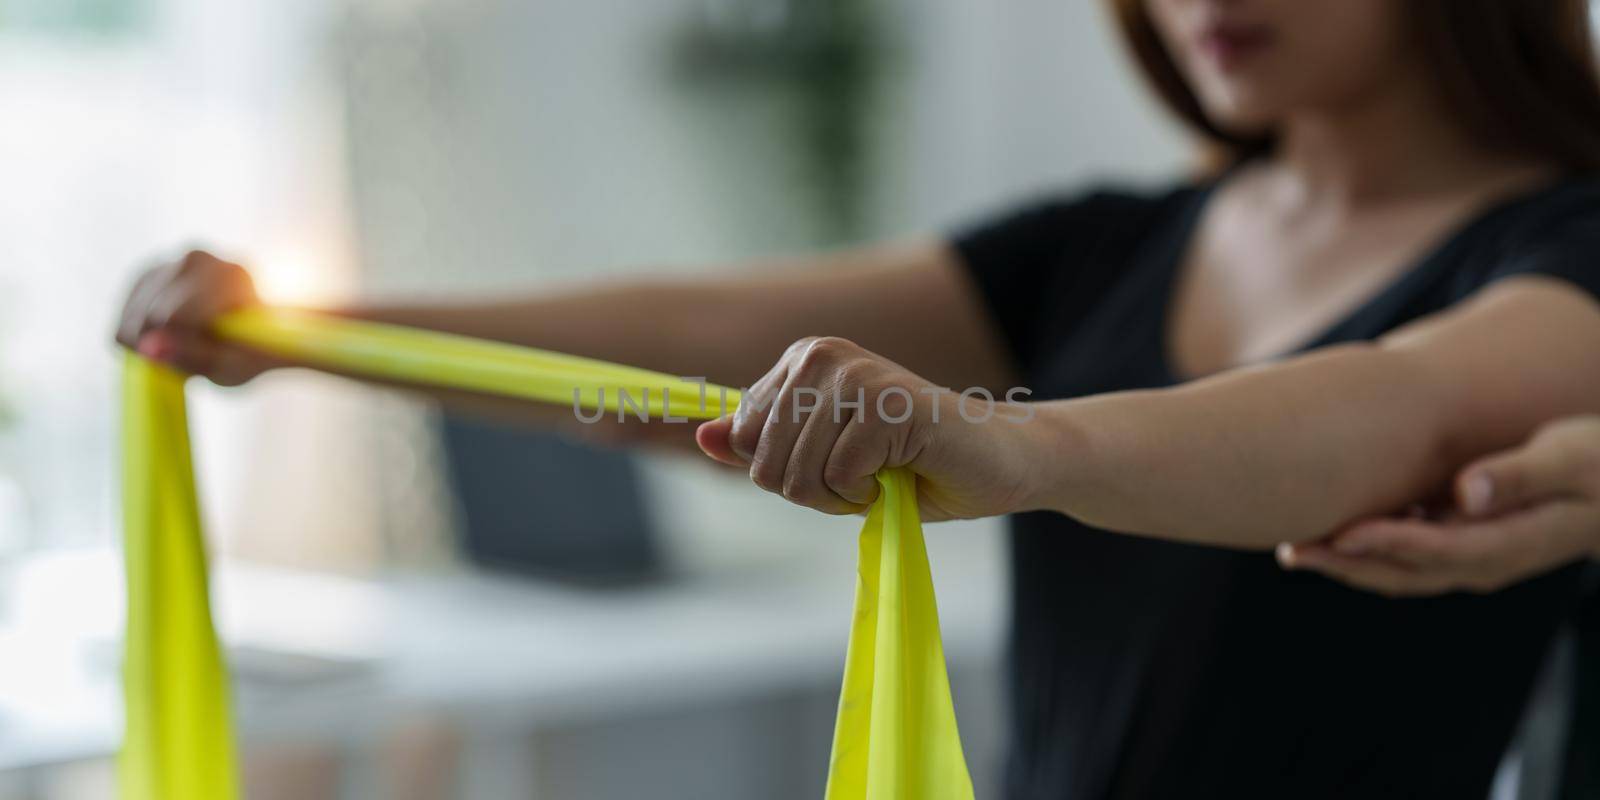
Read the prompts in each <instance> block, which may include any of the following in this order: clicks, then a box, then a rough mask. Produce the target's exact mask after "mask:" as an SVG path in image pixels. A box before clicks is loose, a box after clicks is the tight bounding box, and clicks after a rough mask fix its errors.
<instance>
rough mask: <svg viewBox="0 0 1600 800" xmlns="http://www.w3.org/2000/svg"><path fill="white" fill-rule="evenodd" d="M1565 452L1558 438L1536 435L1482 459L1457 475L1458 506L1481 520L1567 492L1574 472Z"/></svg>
mask: <svg viewBox="0 0 1600 800" xmlns="http://www.w3.org/2000/svg"><path fill="white" fill-rule="evenodd" d="M1568 451H1569V448H1568V447H1567V446H1566V445H1565V444H1564V443H1563V442H1562V441H1561V440H1560V439H1559V438H1551V437H1545V436H1535V437H1534V438H1533V439H1532V440H1531V441H1529V442H1528V443H1527V444H1525V445H1523V446H1521V447H1518V448H1516V449H1513V450H1507V451H1504V452H1501V453H1496V454H1494V455H1492V456H1487V457H1485V458H1481V459H1479V460H1478V461H1476V462H1474V463H1472V464H1470V465H1468V466H1467V468H1466V469H1463V470H1462V471H1461V473H1460V475H1458V476H1457V478H1456V500H1457V503H1458V504H1459V505H1460V507H1461V509H1462V510H1463V511H1465V512H1466V513H1467V514H1468V515H1469V516H1474V517H1484V516H1493V515H1496V514H1503V513H1505V512H1507V511H1511V510H1513V509H1517V508H1520V507H1522V506H1526V505H1528V504H1530V503H1535V502H1538V501H1540V500H1543V499H1546V498H1549V497H1550V496H1552V495H1557V494H1561V493H1563V492H1566V491H1568V490H1569V489H1570V488H1571V484H1572V479H1573V471H1574V467H1573V464H1572V459H1571V458H1570V457H1569V456H1570V453H1569V452H1568Z"/></svg>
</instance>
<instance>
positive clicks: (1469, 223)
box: [1155, 174, 1570, 383]
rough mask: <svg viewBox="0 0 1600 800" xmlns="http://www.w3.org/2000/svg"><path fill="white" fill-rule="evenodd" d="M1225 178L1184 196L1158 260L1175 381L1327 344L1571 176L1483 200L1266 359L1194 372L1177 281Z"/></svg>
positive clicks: (1162, 349)
mask: <svg viewBox="0 0 1600 800" xmlns="http://www.w3.org/2000/svg"><path fill="white" fill-rule="evenodd" d="M1227 177H1228V176H1227V175H1226V174H1225V175H1223V176H1221V177H1219V178H1217V179H1215V180H1212V181H1209V182H1207V183H1205V184H1202V185H1200V186H1198V187H1196V188H1195V189H1194V190H1193V194H1192V195H1191V196H1190V197H1188V198H1186V202H1185V205H1184V208H1183V209H1182V211H1181V212H1180V213H1179V215H1178V218H1177V221H1176V229H1175V231H1174V233H1175V236H1173V237H1172V238H1171V239H1170V240H1169V241H1170V242H1171V245H1170V246H1169V248H1168V252H1167V253H1165V254H1164V255H1163V256H1162V257H1161V258H1160V259H1158V261H1159V262H1161V263H1162V270H1163V271H1162V274H1161V276H1160V280H1159V281H1158V286H1157V287H1156V291H1157V292H1158V294H1159V296H1160V297H1161V309H1160V313H1159V315H1158V319H1157V321H1156V330H1155V337H1156V352H1157V360H1158V362H1159V363H1160V365H1161V372H1162V374H1163V376H1165V378H1166V379H1167V380H1168V381H1170V382H1172V383H1188V382H1189V381H1196V380H1200V379H1202V378H1207V377H1210V376H1212V375H1217V374H1220V373H1223V372H1227V371H1229V370H1233V369H1239V368H1241V367H1246V366H1250V365H1252V364H1262V363H1269V362H1272V361H1277V360H1279V359H1283V358H1287V357H1289V356H1293V355H1296V354H1299V353H1304V352H1306V351H1308V350H1313V349H1315V348H1318V347H1321V346H1323V345H1325V344H1329V343H1330V342H1332V341H1334V340H1336V338H1337V336H1338V334H1339V332H1340V331H1341V330H1343V329H1344V328H1345V327H1346V326H1348V325H1350V324H1351V323H1352V322H1353V321H1354V320H1355V319H1356V318H1358V317H1360V316H1362V315H1363V314H1364V313H1365V312H1366V311H1368V310H1369V309H1372V308H1374V307H1376V306H1378V305H1380V304H1382V303H1383V302H1384V301H1386V300H1388V299H1389V298H1391V297H1393V296H1395V295H1397V294H1400V293H1401V292H1403V291H1405V290H1406V289H1407V288H1408V287H1409V286H1410V285H1411V284H1412V283H1414V282H1416V281H1418V280H1420V279H1421V277H1422V276H1424V275H1427V274H1429V273H1431V272H1433V271H1434V268H1435V267H1436V265H1438V264H1440V263H1442V262H1443V261H1444V259H1445V257H1446V256H1447V255H1449V254H1450V253H1452V252H1454V251H1455V250H1456V249H1457V248H1459V247H1461V246H1462V245H1464V244H1465V243H1466V242H1468V241H1469V240H1471V239H1472V238H1474V237H1475V236H1476V235H1477V234H1478V231H1479V230H1481V229H1482V228H1483V227H1484V226H1486V225H1487V224H1488V223H1489V222H1490V221H1491V220H1494V219H1496V218H1498V217H1500V216H1501V215H1502V214H1504V213H1506V212H1507V211H1509V210H1511V209H1513V208H1516V207H1519V206H1521V205H1522V204H1524V203H1526V202H1529V201H1531V200H1533V199H1535V198H1539V197H1543V196H1544V195H1546V194H1547V193H1549V192H1552V191H1555V190H1556V189H1558V188H1560V187H1561V186H1563V185H1565V184H1566V183H1567V182H1568V181H1569V180H1570V176H1566V175H1558V176H1556V177H1554V178H1551V179H1548V180H1544V181H1540V182H1538V183H1536V184H1534V185H1533V186H1530V187H1528V188H1525V189H1521V190H1518V191H1513V192H1510V193H1508V194H1506V195H1504V196H1502V197H1500V198H1499V199H1496V200H1491V201H1489V202H1487V203H1485V204H1484V205H1483V206H1481V207H1480V208H1478V209H1477V210H1475V211H1473V212H1472V213H1470V214H1468V215H1467V216H1466V217H1464V218H1463V219H1461V220H1459V221H1458V222H1456V223H1454V224H1452V225H1451V226H1450V227H1449V228H1448V229H1447V230H1446V232H1445V233H1444V234H1442V235H1440V236H1439V237H1437V238H1436V239H1435V240H1434V241H1433V243H1432V244H1430V245H1429V246H1428V247H1427V248H1426V249H1424V250H1423V251H1422V253H1421V254H1420V255H1418V256H1416V257H1414V258H1412V259H1411V261H1410V263H1409V264H1408V265H1407V266H1405V267H1404V268H1402V269H1400V270H1399V271H1397V272H1396V273H1395V274H1394V275H1393V276H1391V277H1390V278H1389V279H1388V280H1386V281H1384V282H1382V283H1381V284H1380V285H1379V287H1378V288H1377V290H1375V291H1373V292H1371V293H1369V294H1367V295H1366V296H1365V297H1364V299H1362V300H1361V301H1359V302H1357V303H1355V304H1354V305H1352V306H1350V307H1349V308H1347V309H1345V310H1344V312H1343V313H1341V314H1339V315H1338V316H1337V317H1335V318H1334V319H1333V321H1332V322H1330V323H1329V324H1327V325H1325V326H1323V327H1322V328H1320V329H1318V330H1316V331H1315V332H1313V333H1312V334H1310V335H1309V336H1308V337H1305V338H1303V339H1301V341H1300V343H1299V344H1298V345H1295V346H1293V347H1290V348H1287V349H1283V350H1279V351H1278V352H1277V353H1275V354H1274V355H1272V356H1269V357H1266V358H1261V359H1253V360H1250V361H1246V362H1243V363H1238V364H1228V365H1226V366H1223V367H1221V368H1219V369H1216V370H1213V371H1211V372H1207V373H1204V374H1199V375H1196V374H1191V373H1189V372H1187V371H1185V370H1183V369H1181V368H1180V367H1179V366H1178V363H1177V360H1176V359H1175V358H1174V348H1173V344H1174V342H1173V333H1174V332H1173V325H1172V321H1173V320H1172V317H1173V313H1174V312H1175V310H1176V305H1177V303H1176V301H1177V290H1178V283H1179V280H1180V279H1181V278H1182V273H1183V271H1184V268H1185V267H1186V266H1187V265H1188V263H1189V258H1190V256H1191V255H1192V253H1193V250H1194V247H1195V237H1196V234H1198V233H1199V229H1200V221H1201V219H1202V218H1203V217H1204V216H1205V210H1206V209H1207V208H1208V207H1209V206H1210V204H1211V200H1212V198H1214V197H1215V196H1216V193H1217V190H1218V189H1219V188H1221V187H1222V185H1223V183H1224V182H1225V181H1226V180H1227Z"/></svg>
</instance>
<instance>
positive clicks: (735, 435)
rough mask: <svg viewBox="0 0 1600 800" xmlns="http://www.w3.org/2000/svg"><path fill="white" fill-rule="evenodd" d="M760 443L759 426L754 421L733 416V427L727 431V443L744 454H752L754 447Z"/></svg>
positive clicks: (744, 417)
mask: <svg viewBox="0 0 1600 800" xmlns="http://www.w3.org/2000/svg"><path fill="white" fill-rule="evenodd" d="M760 442H761V425H760V424H758V422H757V421H756V420H754V419H751V418H750V417H746V416H735V417H734V419H733V427H732V428H730V429H729V430H728V443H729V444H730V445H732V446H733V447H734V449H735V450H739V451H741V452H744V453H754V452H755V451H756V445H757V444H759V443H760Z"/></svg>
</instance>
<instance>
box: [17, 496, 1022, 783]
mask: <svg viewBox="0 0 1600 800" xmlns="http://www.w3.org/2000/svg"><path fill="white" fill-rule="evenodd" d="M932 530H933V532H931V533H930V551H931V558H932V561H933V565H934V574H935V580H936V582H937V584H938V589H939V598H940V612H941V616H942V623H943V629H944V634H945V644H946V650H947V656H948V658H949V660H950V662H951V664H952V665H953V670H954V672H955V674H956V675H957V692H958V705H959V704H960V699H959V698H960V696H962V695H961V692H962V687H963V686H964V685H974V686H978V687H979V688H976V689H973V690H970V691H969V694H970V695H972V696H974V697H980V696H981V697H982V698H984V699H983V700H981V701H979V702H982V703H983V704H984V705H987V704H988V703H989V702H990V701H991V700H992V696H993V695H992V691H991V690H989V689H987V688H985V687H983V686H982V684H984V683H986V682H988V681H989V680H990V678H991V677H992V674H993V665H994V662H995V658H996V655H997V653H998V649H999V641H1000V636H1001V634H1002V630H1003V625H1002V622H1001V618H1002V612H1003V609H1002V602H1001V592H1000V588H999V587H1000V586H1001V569H1002V565H1001V562H1000V550H999V547H998V543H997V542H996V541H994V539H993V538H992V536H989V535H987V534H986V532H972V531H962V530H959V529H945V528H939V527H936V528H934V529H932ZM841 544H842V545H843V546H841V547H839V548H838V552H837V553H835V552H834V551H833V550H832V549H829V550H827V554H826V555H825V556H823V557H819V558H817V559H814V560H810V561H806V562H805V563H799V564H795V563H786V564H767V565H761V566H749V567H747V568H743V569H740V570H738V571H725V572H721V573H717V574H711V575H705V576H700V577H698V578H696V579H694V580H686V579H685V580H678V581H673V582H668V583H663V584H661V585H656V586H650V587H642V588H633V589H625V590H613V591H599V590H593V589H582V588H572V587H565V586H559V585H554V584H549V583H537V582H531V581H527V580H522V579H516V578H508V577H496V576H491V575H485V574H481V573H475V572H469V571H464V572H460V573H453V574H447V575H438V576H419V575H410V576H386V577H383V578H379V579H371V580H360V579H352V578H345V577H335V576H328V575H320V574H308V573H300V572H292V571H285V570H280V569H272V568H266V567H260V566H251V565H245V564H222V565H219V567H218V568H217V569H216V570H215V576H214V580H213V587H214V589H213V594H214V596H215V598H216V601H215V605H216V608H217V614H218V618H219V627H220V628H221V630H222V631H223V635H224V638H225V640H226V641H227V642H228V645H229V648H230V651H231V652H232V653H233V654H234V655H233V656H232V657H231V660H232V661H233V662H234V666H235V672H236V677H237V683H238V687H237V689H236V695H237V703H236V704H237V706H238V710H239V711H238V717H239V726H240V729H241V735H242V736H243V738H244V739H245V740H246V741H247V742H250V743H267V742H275V741H292V742H296V743H323V744H326V745H327V746H328V747H330V748H342V749H344V750H346V751H348V752H351V753H361V752H364V751H366V750H369V749H370V748H371V746H372V743H373V742H374V741H375V740H377V739H378V738H381V736H382V735H383V733H384V732H385V731H386V730H388V729H390V728H391V727H392V726H393V725H394V724H395V723H396V722H397V721H398V720H403V719H416V718H418V717H428V716H432V717H443V718H447V719H450V720H451V721H452V722H453V723H454V724H457V725H459V726H460V727H461V728H462V730H463V731H464V736H465V738H464V741H465V747H464V752H463V753H462V754H461V758H462V761H463V763H464V764H465V765H467V769H464V770H463V772H464V773H466V774H468V775H469V776H470V780H471V782H472V783H474V784H477V785H478V787H479V788H477V789H471V788H467V789H463V790H462V792H461V794H460V796H463V797H472V796H505V792H506V791H507V787H508V786H518V785H521V784H524V783H527V782H528V781H530V780H532V778H531V777H530V776H528V775H518V774H516V773H517V772H518V770H526V769H527V766H526V762H527V760H528V759H527V758H526V752H527V751H526V749H525V748H524V747H523V744H522V741H521V738H519V737H525V736H526V735H530V734H533V733H535V732H537V731H540V730H551V729H560V728H563V727H568V728H570V727H572V726H583V725H595V724H599V725H605V724H609V723H621V722H625V721H627V720H630V719H640V718H650V717H651V716H652V715H661V714H671V713H674V712H675V711H676V710H681V709H685V708H696V707H707V706H727V707H738V706H739V705H741V704H744V703H749V704H752V705H753V704H758V703H760V702H763V701H764V700H766V699H770V698H773V697H783V696H786V695H789V694H793V693H797V692H800V693H803V692H812V693H814V694H816V695H817V696H819V697H823V698H827V697H829V696H830V694H832V693H836V691H837V689H836V686H837V681H838V678H839V673H840V669H841V666H842V664H843V658H844V647H845V640H846V634H847V629H848V626H849V621H850V607H851V600H852V594H853V589H854V555H855V554H854V551H853V547H850V546H848V543H841ZM7 586H8V589H9V600H8V601H7V605H6V606H5V616H6V621H5V622H4V623H3V624H0V653H3V654H5V655H4V657H3V658H0V770H27V769H40V768H44V767H48V766H49V765H53V764H60V763H64V762H72V761H79V760H83V759H92V758H100V757H104V756H107V755H109V754H110V753H112V752H113V751H114V749H115V747H116V743H117V741H118V738H119V730H120V725H121V722H120V707H119V694H118V690H117V674H116V670H115V664H116V656H117V652H118V649H119V647H120V645H119V644H118V642H117V634H118V630H119V627H120V616H121V608H122V583H121V579H120V560H119V559H118V557H117V555H116V554H115V553H112V552H108V551H92V552H81V553H71V554H62V555H53V556H45V557H37V558H34V559H32V560H30V561H29V562H27V563H25V564H22V565H20V566H17V567H16V568H15V569H14V572H13V574H12V575H11V576H10V578H9V580H8V581H7ZM972 705H973V704H971V703H969V705H968V707H964V708H963V710H962V714H963V717H964V722H963V724H964V725H965V726H967V727H968V728H973V727H976V728H980V729H981V728H992V725H991V724H990V722H989V721H988V719H987V718H992V716H993V714H992V709H988V708H974V707H971V706H972ZM823 711H826V709H825V708H824V709H823ZM811 716H817V715H816V714H811ZM967 717H972V718H974V719H978V720H980V722H976V723H973V724H971V725H968V724H967V722H966V718H967ZM823 722H824V723H825V719H824V720H823ZM815 724H816V722H815V721H813V726H815ZM825 733H826V732H825V731H824V732H823V734H824V735H823V738H825ZM966 733H967V737H968V740H969V750H973V749H983V748H984V747H986V745H978V743H979V741H986V740H987V739H989V738H990V734H989V733H987V732H984V731H976V732H972V731H969V732H966ZM812 738H816V737H815V736H813V737H812ZM817 745H818V751H819V752H822V753H824V754H825V753H826V745H827V743H826V742H825V741H823V742H819V743H817ZM653 746H654V745H652V747H653ZM975 746H976V747H975ZM574 796H577V793H575V794H574Z"/></svg>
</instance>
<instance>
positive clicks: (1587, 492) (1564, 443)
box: [1278, 417, 1600, 596]
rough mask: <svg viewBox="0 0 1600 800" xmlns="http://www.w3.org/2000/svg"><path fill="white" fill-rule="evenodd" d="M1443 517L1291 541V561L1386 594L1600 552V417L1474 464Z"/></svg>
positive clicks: (1482, 587) (1473, 582) (1565, 425)
mask: <svg viewBox="0 0 1600 800" xmlns="http://www.w3.org/2000/svg"><path fill="white" fill-rule="evenodd" d="M1455 494H1456V498H1455V500H1456V502H1455V508H1453V509H1452V510H1451V511H1450V512H1448V514H1447V515H1446V516H1445V517H1443V518H1441V519H1427V518H1423V517H1420V516H1413V517H1409V518H1395V519H1375V520H1369V521H1366V522H1361V523H1357V524H1355V525H1353V526H1351V527H1349V528H1346V529H1345V530H1343V531H1340V532H1339V533H1336V534H1334V535H1333V536H1332V537H1331V538H1330V539H1327V540H1324V541H1321V542H1314V543H1305V544H1298V545H1292V546H1291V545H1284V546H1283V547H1280V548H1279V550H1278V560H1279V562H1280V563H1282V564H1283V565H1284V566H1285V567H1286V568H1289V569H1307V570H1311V571H1313V572H1320V573H1322V574H1324V575H1327V576H1328V577H1331V578H1334V579H1336V580H1339V581H1343V582H1344V583H1347V584H1350V585H1352V586H1355V587H1357V588H1361V589H1368V590H1371V591H1375V592H1379V593H1382V594H1385V595H1389V596H1420V595H1435V594H1443V593H1445V592H1454V591H1468V592H1492V591H1497V590H1499V589H1502V588H1505V587H1507V586H1510V585H1511V584H1514V583H1517V582H1519V581H1522V580H1526V579H1528V578H1531V577H1533V576H1535V575H1539V574H1542V573H1544V572H1548V571H1550V570H1553V569H1556V568H1557V567H1561V566H1564V565H1566V564H1570V563H1572V562H1574V561H1577V560H1580V559H1582V558H1585V557H1593V558H1600V417H1572V418H1568V419H1563V420H1558V421H1556V422H1554V423H1551V424H1549V425H1546V426H1544V427H1543V428H1541V429H1540V430H1539V431H1538V433H1536V434H1535V435H1534V436H1533V438H1531V439H1529V440H1528V442H1527V443H1526V444H1524V445H1522V446H1520V447H1517V448H1515V449H1512V450H1508V451H1505V452H1503V453H1498V454H1496V455H1492V456H1488V457H1486V458H1483V459H1480V460H1479V461H1477V462H1475V463H1473V464H1470V465H1468V466H1467V467H1466V468H1465V469H1463V470H1462V471H1461V473H1460V474H1459V475H1458V476H1457V478H1456V492H1455Z"/></svg>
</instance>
